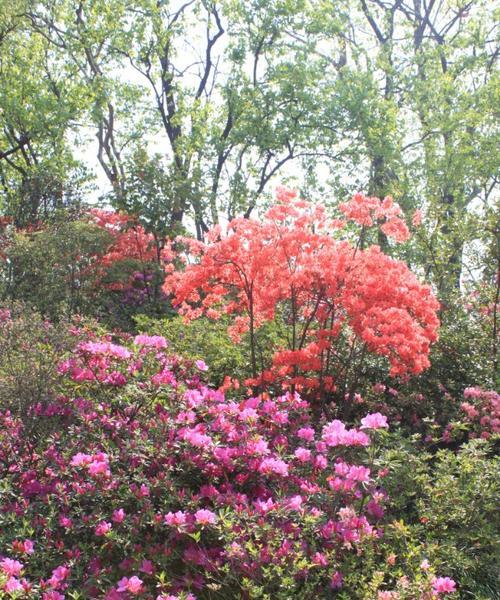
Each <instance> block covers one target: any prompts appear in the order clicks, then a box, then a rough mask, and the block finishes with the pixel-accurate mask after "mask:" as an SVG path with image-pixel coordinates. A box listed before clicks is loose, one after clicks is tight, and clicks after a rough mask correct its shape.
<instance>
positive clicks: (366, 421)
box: [360, 412, 389, 429]
mask: <svg viewBox="0 0 500 600" xmlns="http://www.w3.org/2000/svg"><path fill="white" fill-rule="evenodd" d="M388 427H389V425H388V424H387V417H386V416H385V415H382V414H381V413H379V412H377V413H371V414H369V415H366V417H363V418H362V419H361V428H360V429H382V428H385V429H387V428H388Z"/></svg>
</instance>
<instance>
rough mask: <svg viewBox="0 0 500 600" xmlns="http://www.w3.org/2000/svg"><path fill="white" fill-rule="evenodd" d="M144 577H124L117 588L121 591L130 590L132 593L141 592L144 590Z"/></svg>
mask: <svg viewBox="0 0 500 600" xmlns="http://www.w3.org/2000/svg"><path fill="white" fill-rule="evenodd" d="M142 583H143V582H142V579H139V577H137V575H133V576H132V577H122V579H120V581H119V582H118V587H117V588H116V589H117V590H118V591H119V592H130V593H131V594H134V595H136V594H140V593H141V591H142Z"/></svg>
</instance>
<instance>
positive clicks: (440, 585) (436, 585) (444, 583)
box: [432, 577, 457, 594]
mask: <svg viewBox="0 0 500 600" xmlns="http://www.w3.org/2000/svg"><path fill="white" fill-rule="evenodd" d="M432 589H433V590H434V591H435V592H436V593H437V594H449V593H451V592H454V591H455V590H456V589H457V584H456V583H455V582H454V581H453V579H450V578H449V577H435V578H434V579H433V580H432Z"/></svg>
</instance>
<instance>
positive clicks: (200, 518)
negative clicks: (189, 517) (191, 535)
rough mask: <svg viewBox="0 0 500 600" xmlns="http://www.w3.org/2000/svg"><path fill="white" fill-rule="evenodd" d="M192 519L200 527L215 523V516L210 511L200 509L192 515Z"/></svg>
mask: <svg viewBox="0 0 500 600" xmlns="http://www.w3.org/2000/svg"><path fill="white" fill-rule="evenodd" d="M194 518H195V519H196V522H197V523H200V525H210V524H213V523H216V522H217V515H216V514H215V513H213V512H212V511H211V510H206V509H204V508H201V509H200V510H197V511H196V512H195V513H194Z"/></svg>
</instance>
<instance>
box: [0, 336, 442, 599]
mask: <svg viewBox="0 0 500 600" xmlns="http://www.w3.org/2000/svg"><path fill="white" fill-rule="evenodd" d="M206 369H207V365H205V363H201V362H197V363H196V364H195V363H194V362H193V361H188V360H184V359H182V358H180V357H178V356H176V355H173V354H170V353H169V352H168V345H167V343H166V340H164V339H163V338H160V337H159V336H144V335H141V336H138V337H136V338H135V339H132V338H130V339H128V340H127V339H124V340H122V343H118V342H117V341H116V340H112V339H110V338H105V339H96V338H95V337H92V338H90V339H88V340H86V341H83V342H80V343H79V344H78V345H77V346H76V348H75V350H74V351H73V352H72V353H71V354H70V355H69V356H66V357H61V360H60V363H59V373H60V376H61V386H60V389H59V391H58V394H57V395H56V397H55V398H54V399H53V402H52V403H51V406H50V411H48V413H47V414H48V415H49V417H48V418H54V419H57V422H58V423H59V427H58V428H57V429H54V430H53V432H52V433H51V435H50V436H47V437H46V438H41V439H39V440H38V441H37V442H36V443H35V442H34V443H32V444H25V443H24V442H23V435H24V430H23V423H22V421H21V420H20V419H19V418H18V417H17V416H15V415H14V414H12V413H11V412H9V410H3V411H2V412H1V413H0V422H1V423H0V469H1V477H2V495H1V497H0V515H1V517H0V542H1V543H0V589H1V590H2V592H0V595H2V594H3V595H4V596H6V597H24V598H41V599H42V600H61V599H63V598H70V597H75V596H74V593H75V592H78V594H79V596H78V597H84V598H105V599H107V600H116V599H130V598H135V597H137V598H144V599H156V600H165V599H170V600H188V599H189V600H194V599H195V598H198V599H203V598H206V599H209V598H215V597H217V598H227V599H229V598H236V597H241V598H260V597H273V598H282V599H285V598H311V597H313V596H314V595H319V597H330V596H331V594H347V596H345V597H352V598H355V597H358V596H357V595H356V594H357V593H358V591H359V590H357V589H356V586H355V585H354V584H353V583H352V580H351V579H350V577H351V576H352V573H356V572H359V573H362V572H363V568H364V567H363V565H364V561H365V557H366V556H368V555H370V556H376V557H377V556H378V557H379V558H380V560H385V558H384V556H385V550H383V544H384V536H385V528H386V522H387V516H386V509H387V506H386V505H387V502H388V498H387V494H386V493H385V492H384V489H383V487H382V486H383V475H384V474H383V473H382V472H380V471H379V470H378V468H377V467H376V461H377V455H378V448H379V440H380V439H381V436H382V437H383V436H386V435H390V434H387V433H386V430H387V428H388V425H389V424H388V422H387V419H386V418H385V417H384V416H383V415H381V414H376V413H374V414H368V415H366V416H365V417H364V418H363V420H362V422H361V423H360V424H359V425H349V424H347V423H344V422H342V421H340V420H338V419H330V418H328V419H327V418H326V417H322V418H320V420H319V421H315V422H312V421H311V416H310V415H311V411H310V410H309V408H310V407H309V405H308V403H307V402H306V401H304V400H303V399H301V398H300V396H299V395H298V394H296V393H295V394H294V393H290V392H287V393H286V394H284V395H282V396H278V397H270V396H269V395H268V394H266V393H261V394H260V395H258V396H246V395H243V394H242V395H240V396H233V397H230V396H226V395H225V393H224V392H223V391H222V390H217V389H213V388H211V387H209V386H208V385H206V383H205V382H204V380H203V377H204V373H205V371H206ZM421 559H422V557H418V556H416V557H415V560H416V561H417V564H420V560H421ZM377 560H378V559H377ZM419 573H420V574H419V575H418V577H416V578H412V577H410V578H408V577H407V584H406V588H405V586H404V585H403V583H405V580H404V579H401V577H399V578H398V579H397V581H395V580H394V578H391V579H390V580H387V581H384V579H383V578H382V579H381V580H380V581H378V583H377V584H376V587H377V589H376V590H375V592H374V593H375V596H376V594H377V593H380V594H382V595H381V596H380V597H382V598H383V597H394V598H396V597H398V598H399V597H401V598H404V597H405V596H404V594H405V593H406V592H404V589H408V590H411V594H416V595H411V596H408V595H407V596H406V597H408V598H410V597H411V598H420V599H422V600H424V599H427V598H438V597H441V595H442V594H445V593H448V592H453V589H452V587H453V586H452V584H451V583H449V582H448V581H447V580H446V578H442V577H438V576H437V574H436V573H434V572H433V570H432V568H430V569H429V568H428V569H420V571H419ZM353 586H354V587H353ZM390 586H392V587H390ZM398 586H399V587H398ZM72 594H73V595H72ZM384 594H385V596H384ZM387 594H393V595H392V596H387ZM394 594H399V596H396V595H394ZM265 595H267V596H265Z"/></svg>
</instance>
